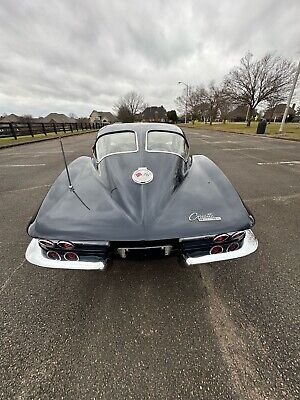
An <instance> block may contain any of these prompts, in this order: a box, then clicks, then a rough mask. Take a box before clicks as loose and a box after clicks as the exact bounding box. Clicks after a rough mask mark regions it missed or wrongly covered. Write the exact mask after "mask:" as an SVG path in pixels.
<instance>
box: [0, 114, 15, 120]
mask: <svg viewBox="0 0 300 400" xmlns="http://www.w3.org/2000/svg"><path fill="white" fill-rule="evenodd" d="M19 118H20V117H19V116H18V115H16V114H9V115H5V116H4V117H0V122H18V121H19Z"/></svg>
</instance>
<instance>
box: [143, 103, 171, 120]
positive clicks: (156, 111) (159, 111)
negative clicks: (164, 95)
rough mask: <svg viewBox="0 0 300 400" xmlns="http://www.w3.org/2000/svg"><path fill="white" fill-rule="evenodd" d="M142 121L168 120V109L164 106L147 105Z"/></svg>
mask: <svg viewBox="0 0 300 400" xmlns="http://www.w3.org/2000/svg"><path fill="white" fill-rule="evenodd" d="M141 120H142V122H166V121H167V111H166V109H165V108H164V107H163V106H160V107H157V106H151V107H146V108H145V110H144V111H143V112H142V114H141Z"/></svg>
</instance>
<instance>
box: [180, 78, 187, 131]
mask: <svg viewBox="0 0 300 400" xmlns="http://www.w3.org/2000/svg"><path fill="white" fill-rule="evenodd" d="M180 84H182V85H184V86H185V87H186V98H185V114H184V123H185V124H186V117H187V100H188V97H189V85H188V84H187V83H185V82H181V81H179V82H178V85H180Z"/></svg>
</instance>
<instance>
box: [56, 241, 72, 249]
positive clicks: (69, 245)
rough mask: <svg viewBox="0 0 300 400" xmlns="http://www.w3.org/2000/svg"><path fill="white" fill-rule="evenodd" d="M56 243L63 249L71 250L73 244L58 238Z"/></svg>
mask: <svg viewBox="0 0 300 400" xmlns="http://www.w3.org/2000/svg"><path fill="white" fill-rule="evenodd" d="M57 245H58V246H59V247H60V248H61V249H64V250H72V249H74V244H73V243H72V242H66V241H64V240H60V241H59V242H58V243H57Z"/></svg>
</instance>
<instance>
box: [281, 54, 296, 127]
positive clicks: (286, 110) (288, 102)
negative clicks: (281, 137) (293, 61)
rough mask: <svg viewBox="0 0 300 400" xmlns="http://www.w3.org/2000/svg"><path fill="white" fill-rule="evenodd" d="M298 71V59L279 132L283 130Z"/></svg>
mask: <svg viewBox="0 0 300 400" xmlns="http://www.w3.org/2000/svg"><path fill="white" fill-rule="evenodd" d="M299 73H300V61H299V64H298V68H297V71H296V74H295V78H294V82H293V86H292V89H291V92H290V95H289V98H288V101H287V105H286V108H285V110H284V114H283V117H282V121H281V125H280V128H279V133H281V132H282V131H283V127H284V124H285V120H286V117H287V115H288V112H289V108H290V104H291V101H292V97H293V94H294V90H295V87H296V85H297V81H298V78H299Z"/></svg>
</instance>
